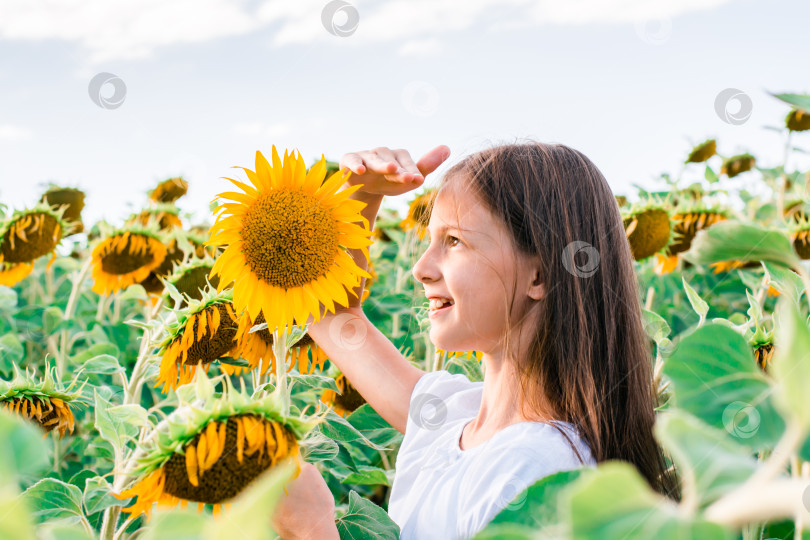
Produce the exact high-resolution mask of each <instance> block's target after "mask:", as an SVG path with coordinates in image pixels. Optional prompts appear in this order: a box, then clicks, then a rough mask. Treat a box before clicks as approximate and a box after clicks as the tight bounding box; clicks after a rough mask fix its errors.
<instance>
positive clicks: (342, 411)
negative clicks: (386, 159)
mask: <svg viewBox="0 0 810 540" xmlns="http://www.w3.org/2000/svg"><path fill="white" fill-rule="evenodd" d="M335 385H336V386H337V387H338V392H337V393H335V391H334V390H331V389H329V388H327V389H326V390H324V391H323V393H322V394H321V402H322V403H325V404H326V405H328V406H330V407H332V408H333V409H334V411H335V413H336V414H339V415H340V416H348V415H349V414H351V413H352V412H354V411H356V410H357V409H358V408H360V406H361V405H363V404H364V403H366V400H365V398H363V396H362V395H361V394H360V392H358V391H357V389H356V388H355V387H354V386H352V384H351V383H350V382H349V379H347V378H346V376H345V375H343V373H338V374H337V375H336V376H335Z"/></svg>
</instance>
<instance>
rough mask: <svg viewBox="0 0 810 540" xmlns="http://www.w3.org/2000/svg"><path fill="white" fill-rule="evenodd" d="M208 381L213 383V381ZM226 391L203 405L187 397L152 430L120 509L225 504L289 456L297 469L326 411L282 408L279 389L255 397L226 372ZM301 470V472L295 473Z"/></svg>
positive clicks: (136, 510) (137, 510)
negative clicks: (127, 502)
mask: <svg viewBox="0 0 810 540" xmlns="http://www.w3.org/2000/svg"><path fill="white" fill-rule="evenodd" d="M209 384H210V383H209ZM227 385H228V388H227V391H226V392H224V393H222V394H221V395H214V394H213V393H211V394H210V395H209V397H207V398H206V399H205V400H204V402H203V403H202V405H191V404H188V403H182V401H181V405H180V407H178V409H177V410H175V411H174V412H172V413H171V414H169V416H168V417H167V418H166V419H165V420H163V421H162V422H161V423H160V424H159V425H158V426H156V427H155V428H154V429H153V431H152V432H151V433H150V435H148V436H147V438H146V441H145V443H144V445H143V447H142V448H141V449H140V451H139V455H138V456H137V459H136V460H135V464H134V467H133V470H132V473H131V474H132V475H133V476H135V478H136V480H135V483H134V484H133V485H132V486H131V487H130V488H129V489H127V490H125V491H123V492H121V493H120V494H116V495H115V496H116V497H117V498H118V499H121V500H124V499H128V498H130V497H137V500H136V501H134V503H133V504H132V505H131V506H129V507H128V508H125V509H124V510H123V511H124V512H127V513H129V514H130V515H132V516H137V515H139V514H140V513H142V512H145V513H146V514H147V515H148V514H149V513H150V512H151V509H152V506H153V504H154V503H158V504H159V505H168V506H173V505H176V504H177V503H181V502H182V503H187V502H188V501H191V502H197V503H199V508H200V510H202V508H203V506H204V505H206V504H210V505H214V513H215V514H216V513H218V512H219V510H220V505H221V504H223V503H227V502H228V501H229V500H230V499H232V498H233V497H235V496H236V495H238V494H239V493H240V492H241V491H242V490H243V489H245V487H247V486H248V485H249V484H250V483H251V482H252V481H253V480H254V479H255V478H257V477H258V476H259V475H260V474H262V473H263V472H264V471H266V470H268V469H270V468H271V467H273V466H275V465H277V464H278V463H280V462H281V461H283V460H286V459H288V458H289V459H292V460H293V462H295V463H296V465H297V470H298V471H300V461H299V460H300V453H299V441H300V440H301V439H303V438H304V436H305V435H306V434H307V433H308V432H309V431H310V430H312V428H314V427H315V426H316V425H317V424H318V423H319V422H321V421H322V417H310V418H296V417H285V416H283V415H282V414H281V402H280V396H279V395H278V394H275V393H272V394H270V395H269V396H267V397H265V398H263V399H258V400H257V399H253V398H251V397H250V396H249V395H247V394H246V393H245V391H244V389H242V391H238V390H237V389H235V388H234V387H233V386H232V385H231V384H230V381H229V380H227ZM297 474H298V473H297V472H296V476H297Z"/></svg>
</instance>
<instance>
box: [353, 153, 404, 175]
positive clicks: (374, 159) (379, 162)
mask: <svg viewBox="0 0 810 540" xmlns="http://www.w3.org/2000/svg"><path fill="white" fill-rule="evenodd" d="M360 155H361V157H362V158H363V163H365V165H366V167H368V168H369V169H370V170H372V171H374V172H376V173H379V174H392V173H394V172H396V170H397V168H398V166H397V164H396V163H395V162H394V161H393V159H384V158H382V157H380V156H379V155H378V154H377V150H374V151H371V152H361V154H360Z"/></svg>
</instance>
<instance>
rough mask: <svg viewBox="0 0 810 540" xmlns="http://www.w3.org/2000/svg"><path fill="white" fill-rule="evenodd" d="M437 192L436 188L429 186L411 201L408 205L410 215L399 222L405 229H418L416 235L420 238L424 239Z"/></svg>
mask: <svg viewBox="0 0 810 540" xmlns="http://www.w3.org/2000/svg"><path fill="white" fill-rule="evenodd" d="M437 193H438V190H437V189H436V188H429V189H426V190H424V191H423V192H422V193H421V194H420V195H418V196H417V197H416V198H415V199H414V200H412V201H411V203H410V205H409V206H408V215H407V216H406V217H405V219H403V220H402V221H401V222H400V223H399V226H400V227H402V230H403V231H410V230H411V229H416V236H418V237H419V240H424V238H425V234H427V225H428V223H429V222H430V213H431V211H432V209H433V204H434V202H435V200H436V195H437Z"/></svg>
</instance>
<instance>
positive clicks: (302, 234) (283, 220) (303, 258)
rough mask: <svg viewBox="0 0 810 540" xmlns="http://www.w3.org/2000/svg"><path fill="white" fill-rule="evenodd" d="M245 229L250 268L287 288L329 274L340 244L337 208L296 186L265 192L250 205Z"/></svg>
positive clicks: (243, 245) (242, 232) (268, 280)
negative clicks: (295, 189)
mask: <svg viewBox="0 0 810 540" xmlns="http://www.w3.org/2000/svg"><path fill="white" fill-rule="evenodd" d="M240 234H241V236H242V249H243V250H244V255H245V260H246V261H247V264H248V266H249V267H250V270H251V271H252V272H253V273H254V274H256V275H257V276H258V277H259V279H262V280H263V281H265V282H266V283H268V284H270V285H274V286H276V287H281V288H284V289H292V288H294V287H300V286H302V285H304V284H306V283H309V282H311V281H314V280H315V279H317V278H319V277H321V276H323V275H325V274H326V273H327V272H328V270H329V268H330V267H331V266H332V264H333V263H334V261H335V252H336V251H337V250H338V232H337V229H336V228H335V219H334V218H333V217H332V214H331V212H329V211H328V210H327V209H326V208H324V207H323V206H321V204H320V203H319V201H318V199H316V198H315V197H313V196H312V195H309V194H307V193H304V192H301V191H293V190H290V189H283V190H277V191H271V192H269V193H265V194H263V195H261V196H260V197H259V199H258V200H257V201H256V202H255V203H254V204H253V206H252V207H251V208H250V209H249V210H248V211H247V213H246V215H245V219H244V221H243V226H242V230H241V231H240Z"/></svg>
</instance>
